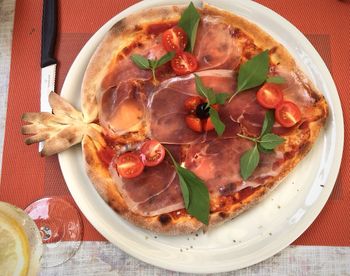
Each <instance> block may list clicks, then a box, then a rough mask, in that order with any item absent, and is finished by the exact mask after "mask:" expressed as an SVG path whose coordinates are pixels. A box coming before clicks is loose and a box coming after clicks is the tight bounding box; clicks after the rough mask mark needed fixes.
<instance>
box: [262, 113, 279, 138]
mask: <svg viewBox="0 0 350 276" xmlns="http://www.w3.org/2000/svg"><path fill="white" fill-rule="evenodd" d="M274 123H275V115H274V113H273V111H272V110H269V111H267V112H266V113H265V118H264V122H263V125H262V129H261V134H260V137H261V136H263V135H264V134H266V133H269V132H271V129H272V127H273V124H274Z"/></svg>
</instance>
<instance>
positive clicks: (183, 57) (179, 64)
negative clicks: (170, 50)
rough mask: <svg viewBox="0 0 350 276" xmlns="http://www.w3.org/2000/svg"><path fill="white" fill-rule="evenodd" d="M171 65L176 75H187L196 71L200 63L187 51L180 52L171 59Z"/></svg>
mask: <svg viewBox="0 0 350 276" xmlns="http://www.w3.org/2000/svg"><path fill="white" fill-rule="evenodd" d="M171 67H172V68H173V70H174V72H175V74H176V75H185V74H188V73H192V72H194V71H196V69H197V67H198V63H197V59H196V57H195V56H194V55H192V54H190V53H187V52H179V53H176V55H175V57H174V58H173V59H172V60H171Z"/></svg>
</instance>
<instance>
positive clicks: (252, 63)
mask: <svg viewBox="0 0 350 276" xmlns="http://www.w3.org/2000/svg"><path fill="white" fill-rule="evenodd" d="M268 71H269V52H268V50H265V51H264V52H262V53H260V54H258V55H256V56H254V57H253V58H252V59H250V60H248V61H247V62H246V63H244V64H242V65H241V67H240V68H239V72H238V84H237V92H236V93H239V92H241V91H243V90H247V89H249V88H253V87H256V86H259V85H261V84H263V83H264V82H265V80H266V77H267V73H268Z"/></svg>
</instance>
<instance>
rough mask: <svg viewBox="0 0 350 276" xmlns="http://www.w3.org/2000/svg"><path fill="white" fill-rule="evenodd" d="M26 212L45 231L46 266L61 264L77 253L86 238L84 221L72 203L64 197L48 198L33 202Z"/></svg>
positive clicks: (43, 237)
mask: <svg viewBox="0 0 350 276" xmlns="http://www.w3.org/2000/svg"><path fill="white" fill-rule="evenodd" d="M25 212H26V213H27V214H28V215H29V216H30V217H31V218H32V219H33V221H34V222H35V223H36V225H37V227H38V229H39V231H40V234H41V238H42V242H43V247H44V248H43V256H42V261H41V266H42V267H53V266H58V265H60V264H63V263H64V262H66V261H68V260H69V259H70V258H71V257H73V256H74V254H75V253H76V251H77V250H78V249H79V247H80V244H81V241H82V236H83V222H82V219H81V216H80V214H79V212H78V210H77V208H76V207H74V206H73V204H72V203H70V202H69V201H68V200H67V199H65V198H64V197H59V196H52V197H46V198H42V199H39V200H37V201H35V202H33V203H32V204H30V205H29V206H28V207H27V208H26V209H25Z"/></svg>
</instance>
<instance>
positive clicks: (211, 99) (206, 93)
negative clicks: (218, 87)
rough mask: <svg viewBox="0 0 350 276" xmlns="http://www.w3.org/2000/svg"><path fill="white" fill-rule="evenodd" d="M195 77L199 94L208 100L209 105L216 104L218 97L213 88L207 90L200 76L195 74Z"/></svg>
mask: <svg viewBox="0 0 350 276" xmlns="http://www.w3.org/2000/svg"><path fill="white" fill-rule="evenodd" d="M194 77H195V83H196V90H197V92H198V94H199V95H200V96H202V97H204V98H206V99H208V103H209V105H211V104H215V103H216V97H215V93H214V90H213V89H211V88H207V87H205V86H204V84H203V82H202V80H201V78H200V77H198V75H196V74H194Z"/></svg>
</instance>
